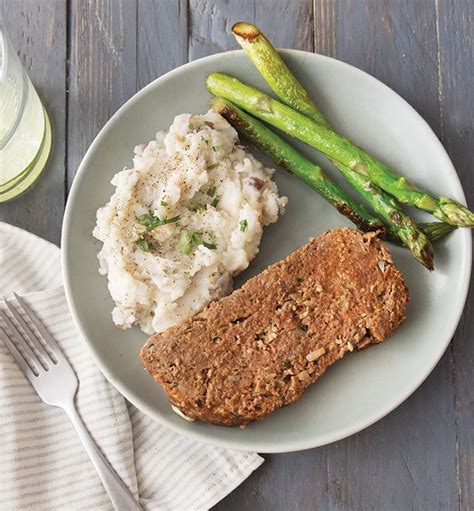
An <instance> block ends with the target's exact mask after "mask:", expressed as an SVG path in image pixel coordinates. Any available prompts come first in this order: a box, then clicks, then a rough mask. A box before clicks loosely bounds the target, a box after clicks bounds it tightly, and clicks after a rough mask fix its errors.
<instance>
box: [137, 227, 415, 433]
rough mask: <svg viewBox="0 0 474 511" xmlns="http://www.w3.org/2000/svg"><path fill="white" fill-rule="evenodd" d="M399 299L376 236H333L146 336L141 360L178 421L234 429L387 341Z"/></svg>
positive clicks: (403, 291) (399, 279)
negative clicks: (352, 354)
mask: <svg viewBox="0 0 474 511" xmlns="http://www.w3.org/2000/svg"><path fill="white" fill-rule="evenodd" d="M408 298H409V296H408V290H407V288H406V286H405V283H404V280H403V276H402V274H401V273H400V271H399V270H398V269H397V268H396V267H395V266H394V264H393V261H392V257H391V255H390V252H389V250H388V248H387V247H386V245H384V244H383V243H382V242H381V241H380V240H379V239H378V238H377V236H376V234H374V233H367V234H363V233H361V232H359V231H357V230H354V229H348V228H341V229H335V230H332V231H328V232H325V233H324V234H322V235H320V236H319V237H317V238H313V239H311V240H310V241H309V242H308V243H307V244H306V245H305V246H303V247H301V248H300V249H298V250H296V251H295V252H293V253H292V254H290V255H289V256H288V257H287V258H286V259H285V260H283V261H280V262H278V263H276V264H274V265H272V266H270V267H269V268H267V269H266V270H265V271H263V272H262V273H260V274H259V275H257V276H255V277H253V278H251V279H249V280H248V281H247V282H246V283H245V284H244V285H243V286H242V287H241V288H240V289H238V290H236V291H234V292H233V293H232V294H231V295H229V296H227V297H225V298H223V299H221V300H219V301H215V302H212V303H211V304H210V305H209V306H208V307H207V308H205V309H204V310H203V311H202V312H200V313H199V314H197V315H196V316H194V317H192V318H190V319H188V320H186V321H184V322H183V323H181V324H179V325H177V326H174V327H172V328H170V329H168V330H166V331H165V332H162V333H159V334H156V335H154V336H152V337H151V338H150V339H149V340H148V341H147V342H146V344H145V345H144V347H143V348H142V350H141V359H142V362H143V364H144V366H145V368H146V370H147V371H148V372H149V373H150V375H151V376H153V378H154V379H155V380H156V381H157V382H158V383H160V384H161V385H162V386H163V388H164V390H165V392H166V393H167V395H168V398H169V400H170V402H171V403H172V405H174V406H175V407H177V408H178V409H179V410H180V411H181V412H182V413H183V414H184V415H185V416H186V417H188V418H190V419H197V420H202V421H206V422H210V423H213V424H221V425H225V426H234V425H241V426H243V425H245V424H247V423H248V422H250V421H253V420H256V419H262V418H264V417H265V416H266V415H268V414H269V413H271V412H273V411H274V410H276V409H278V408H280V407H282V406H285V405H288V404H290V403H292V402H293V401H295V400H297V399H298V398H299V397H300V396H301V395H302V393H303V392H304V390H305V389H306V388H307V387H308V386H309V385H310V384H311V383H314V382H315V381H316V380H317V379H318V378H319V377H320V376H321V375H322V374H323V373H324V372H325V371H326V369H327V368H328V367H329V366H330V365H331V364H333V363H334V362H335V361H336V360H339V359H340V358H342V357H343V356H344V355H345V354H346V353H347V352H350V351H354V350H360V349H362V348H366V347H367V346H369V345H371V344H376V343H380V342H382V341H383V340H384V339H386V338H387V337H388V336H389V335H391V334H392V333H393V332H394V331H395V330H396V328H397V327H398V326H399V325H400V324H401V323H402V321H403V320H404V318H405V309H406V304H407V301H408Z"/></svg>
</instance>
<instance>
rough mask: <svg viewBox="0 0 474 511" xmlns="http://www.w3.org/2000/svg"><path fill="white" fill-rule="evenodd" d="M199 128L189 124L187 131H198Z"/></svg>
mask: <svg viewBox="0 0 474 511" xmlns="http://www.w3.org/2000/svg"><path fill="white" fill-rule="evenodd" d="M198 130H199V126H195V125H194V124H191V123H189V131H198Z"/></svg>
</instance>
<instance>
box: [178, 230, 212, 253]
mask: <svg viewBox="0 0 474 511" xmlns="http://www.w3.org/2000/svg"><path fill="white" fill-rule="evenodd" d="M203 236H204V235H203V233H202V231H196V232H193V234H189V233H188V231H183V232H182V233H181V236H180V238H179V250H180V252H181V253H182V254H185V255H189V254H190V253H191V252H192V251H193V249H194V248H195V247H198V246H199V245H202V246H203V247H206V248H208V249H209V250H215V249H216V248H217V243H216V238H215V236H214V235H209V238H210V240H209V241H204V238H203Z"/></svg>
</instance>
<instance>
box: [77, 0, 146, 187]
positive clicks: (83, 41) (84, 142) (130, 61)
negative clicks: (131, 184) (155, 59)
mask: <svg viewBox="0 0 474 511" xmlns="http://www.w3.org/2000/svg"><path fill="white" fill-rule="evenodd" d="M136 14H137V8H136V2H135V0H90V1H87V2H84V1H81V0H72V1H71V3H70V13H69V15H70V19H71V23H70V30H71V34H70V35H71V37H70V62H69V102H68V133H67V136H68V156H67V185H68V189H69V188H70V186H71V183H72V180H73V178H74V175H75V173H76V170H77V167H78V166H79V163H80V162H81V159H82V157H83V156H84V154H85V152H86V150H87V148H88V147H89V145H90V144H91V142H92V140H93V139H94V137H95V136H96V135H97V133H98V132H99V130H100V129H101V128H102V126H103V125H104V124H105V123H106V122H107V121H108V119H109V118H110V117H111V115H112V114H113V113H114V112H115V111H116V110H117V109H118V108H119V107H120V106H122V105H123V103H125V101H126V100H127V99H129V98H130V97H131V96H132V95H133V94H134V93H135V92H136V89H137V68H136V55H137V46H136V30H137V18H136Z"/></svg>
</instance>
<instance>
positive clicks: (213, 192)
mask: <svg viewBox="0 0 474 511" xmlns="http://www.w3.org/2000/svg"><path fill="white" fill-rule="evenodd" d="M215 194H216V187H215V186H211V187H210V188H209V190H208V191H207V195H209V197H214V195H215Z"/></svg>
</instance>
